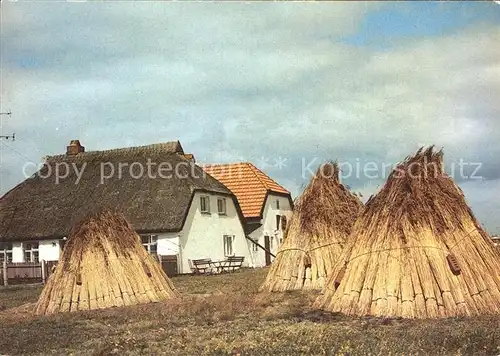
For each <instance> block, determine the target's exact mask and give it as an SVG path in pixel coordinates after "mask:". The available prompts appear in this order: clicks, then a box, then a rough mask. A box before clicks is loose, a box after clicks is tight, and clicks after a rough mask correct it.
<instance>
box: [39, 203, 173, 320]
mask: <svg viewBox="0 0 500 356" xmlns="http://www.w3.org/2000/svg"><path fill="white" fill-rule="evenodd" d="M177 295H178V292H177V291H176V290H175V288H174V286H173V284H172V282H171V281H170V280H169V278H168V277H167V276H166V274H165V273H164V272H163V270H162V268H161V266H160V264H159V263H158V262H157V261H156V260H155V259H154V258H153V256H151V255H150V254H149V253H148V252H147V251H146V250H145V249H144V247H143V246H142V245H141V243H140V237H139V235H137V233H136V232H135V231H134V230H133V228H132V227H131V226H130V225H129V223H128V222H127V221H126V220H125V217H124V216H123V215H121V214H116V213H112V212H109V211H106V212H103V213H100V214H96V215H91V216H90V217H88V218H87V219H86V220H84V221H83V222H81V223H80V224H78V225H77V226H76V227H75V228H74V229H73V231H72V233H71V235H70V237H69V239H68V241H67V243H66V246H65V247H64V251H63V253H62V256H61V258H60V260H59V263H58V264H57V267H56V269H55V271H54V273H53V274H52V275H51V276H50V278H49V280H48V282H47V284H46V286H45V288H44V289H43V291H42V294H41V295H40V298H39V300H38V303H37V305H36V307H35V314H38V315H44V314H52V313H57V312H73V311H78V310H92V309H102V308H110V307H120V306H126V305H133V304H139V303H149V302H157V301H162V300H167V299H170V298H173V297H175V296H177Z"/></svg>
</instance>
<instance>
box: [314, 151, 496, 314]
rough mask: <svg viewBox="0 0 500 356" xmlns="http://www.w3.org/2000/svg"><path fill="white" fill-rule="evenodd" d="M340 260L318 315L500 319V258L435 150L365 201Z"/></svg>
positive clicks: (400, 170) (423, 153) (402, 167)
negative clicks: (487, 316) (494, 316)
mask: <svg viewBox="0 0 500 356" xmlns="http://www.w3.org/2000/svg"><path fill="white" fill-rule="evenodd" d="M342 260H343V261H342ZM342 260H341V261H340V262H339V263H338V264H337V265H336V266H335V267H334V270H333V271H332V274H331V277H330V278H329V280H328V282H327V284H326V286H325V289H324V293H323V295H321V296H320V297H319V298H318V300H317V301H316V303H315V306H316V307H318V308H321V309H325V310H329V311H334V312H342V313H345V314H350V315H358V316H364V315H373V316H383V317H396V316H401V317H405V318H438V317H451V316H458V315H478V314H490V313H499V312H500V279H499V275H500V255H499V254H498V251H496V250H495V248H494V246H493V243H492V242H491V240H490V238H489V237H488V235H487V233H486V232H485V231H484V230H483V229H482V228H481V226H480V225H479V223H478V222H477V220H476V219H475V217H474V215H473V213H472V211H471V210H470V208H469V207H468V206H467V203H466V201H465V198H464V195H463V193H462V191H461V189H460V188H459V187H458V186H457V185H456V184H455V183H454V182H453V181H452V179H451V178H450V177H449V176H447V175H446V173H445V172H444V170H443V164H442V151H439V152H436V151H434V149H433V147H430V148H428V149H426V150H423V149H420V150H419V151H418V152H417V153H416V154H415V155H414V156H413V157H408V158H407V159H406V160H405V161H404V162H403V163H401V164H400V165H399V166H398V167H397V168H396V169H395V170H394V171H393V172H392V173H391V175H390V176H389V178H388V180H387V182H386V183H385V185H384V187H383V189H382V190H381V191H380V192H379V193H378V194H377V195H376V196H375V197H373V198H371V199H370V200H369V201H368V203H367V205H366V207H365V210H364V212H363V213H362V215H361V216H360V217H359V219H358V221H357V222H356V224H355V226H354V228H353V232H352V235H351V237H350V239H349V244H348V246H347V247H346V249H345V251H344V254H343V258H342ZM342 274H344V276H343V277H342ZM339 282H340V283H339Z"/></svg>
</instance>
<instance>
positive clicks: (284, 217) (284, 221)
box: [281, 215, 286, 231]
mask: <svg viewBox="0 0 500 356" xmlns="http://www.w3.org/2000/svg"><path fill="white" fill-rule="evenodd" d="M281 230H283V231H285V230H286V216H285V215H281Z"/></svg>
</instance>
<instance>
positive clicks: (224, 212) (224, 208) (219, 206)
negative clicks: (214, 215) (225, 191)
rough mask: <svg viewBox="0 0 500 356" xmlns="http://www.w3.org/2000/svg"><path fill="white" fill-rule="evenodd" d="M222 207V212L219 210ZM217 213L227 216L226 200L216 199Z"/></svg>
mask: <svg viewBox="0 0 500 356" xmlns="http://www.w3.org/2000/svg"><path fill="white" fill-rule="evenodd" d="M219 202H220V203H221V205H219ZM221 207H222V210H221V209H220V208H221ZM217 212H218V213H219V215H227V203H226V198H217Z"/></svg>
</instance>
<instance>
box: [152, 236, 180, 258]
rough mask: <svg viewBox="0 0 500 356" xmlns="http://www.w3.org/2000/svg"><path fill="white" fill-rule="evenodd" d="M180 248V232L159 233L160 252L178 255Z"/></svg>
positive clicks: (164, 254) (165, 254)
mask: <svg viewBox="0 0 500 356" xmlns="http://www.w3.org/2000/svg"><path fill="white" fill-rule="evenodd" d="M179 250H180V234H179V233H178V232H175V233H168V232H166V233H161V234H158V252H157V253H158V254H159V255H162V256H168V255H177V254H179Z"/></svg>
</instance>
